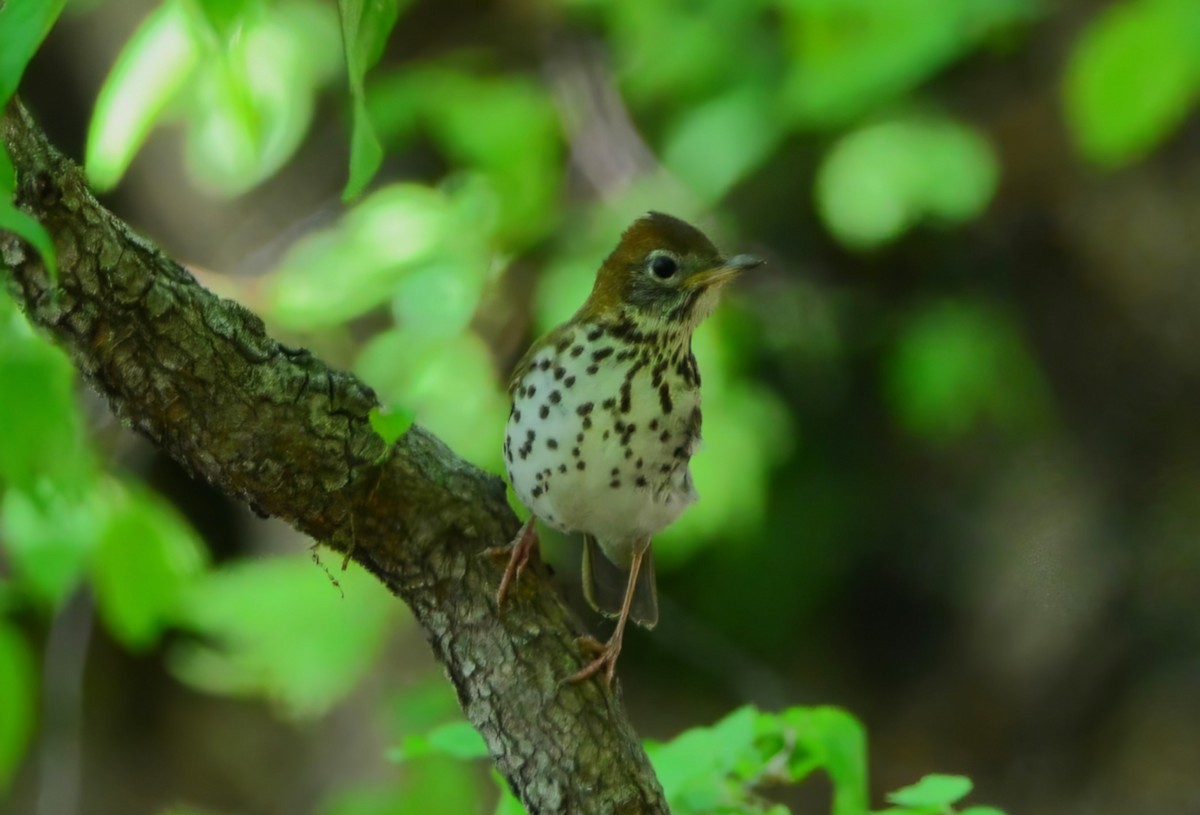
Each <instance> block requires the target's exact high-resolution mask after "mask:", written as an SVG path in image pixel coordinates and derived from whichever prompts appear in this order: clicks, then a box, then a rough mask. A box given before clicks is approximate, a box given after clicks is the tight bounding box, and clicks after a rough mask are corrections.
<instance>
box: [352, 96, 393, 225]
mask: <svg viewBox="0 0 1200 815" xmlns="http://www.w3.org/2000/svg"><path fill="white" fill-rule="evenodd" d="M382 164H383V143H382V142H380V141H379V137H378V136H377V135H375V127H374V125H372V124H371V116H370V114H368V113H367V105H366V102H364V101H363V100H362V99H360V98H357V97H356V98H355V99H354V113H353V121H352V124H351V131H350V177H349V178H348V179H347V180H346V187H345V189H343V190H342V200H343V201H351V200H353V199H355V198H357V197H358V196H360V195H362V193H363V190H365V189H366V188H367V185H368V184H370V183H371V179H372V178H374V177H375V173H377V172H379V168H380V166H381V165H382Z"/></svg>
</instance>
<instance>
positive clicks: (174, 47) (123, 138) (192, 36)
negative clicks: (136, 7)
mask: <svg viewBox="0 0 1200 815" xmlns="http://www.w3.org/2000/svg"><path fill="white" fill-rule="evenodd" d="M199 58H200V42H199V39H198V35H197V32H196V30H195V20H194V18H193V16H192V14H191V12H190V11H189V9H188V7H187V5H186V4H185V3H184V2H182V0H167V2H165V3H163V4H162V5H161V6H159V7H158V8H156V9H155V10H154V11H152V12H151V13H150V15H149V16H148V17H147V18H146V19H145V20H144V21H143V22H142V24H141V25H140V26H138V29H137V31H135V32H134V33H133V36H132V37H130V38H129V40H128V42H126V43H125V47H124V48H123V49H121V53H120V55H119V56H118V57H117V61H116V63H115V64H114V65H113V67H112V70H111V71H110V72H109V74H108V77H107V78H106V79H105V80H104V85H103V86H101V88H100V94H99V96H98V97H97V99H96V109H95V110H94V111H93V112H92V120H91V123H90V124H89V126H88V138H87V151H86V154H85V159H84V165H85V168H86V171H87V176H88V180H89V181H90V182H91V184H92V186H93V187H95V188H96V189H98V190H107V189H110V188H112V187H114V186H116V184H117V182H118V181H120V180H121V176H122V175H124V174H125V170H126V169H127V168H128V167H129V163H130V162H131V161H132V160H133V156H134V155H135V154H136V153H137V151H138V148H140V147H141V146H142V143H143V142H144V141H145V140H146V136H147V135H148V134H149V133H150V131H151V130H152V129H153V128H154V126H155V124H157V122H158V120H159V119H160V118H161V117H162V115H163V113H164V111H165V110H166V108H167V105H168V103H170V102H171V101H172V100H173V99H174V98H175V96H176V95H177V94H178V93H179V91H180V89H181V88H182V87H183V86H184V84H185V83H186V82H187V81H188V80H189V79H190V78H191V77H192V75H193V73H194V72H195V69H196V66H197V63H198V61H199Z"/></svg>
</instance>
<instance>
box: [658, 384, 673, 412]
mask: <svg viewBox="0 0 1200 815" xmlns="http://www.w3.org/2000/svg"><path fill="white" fill-rule="evenodd" d="M658 403H659V405H661V406H662V412H663V413H670V412H671V408H673V407H674V404H672V402H671V388H670V387H669V386H668V385H667V383H666V382H664V383H662V384H661V385H659V386H658Z"/></svg>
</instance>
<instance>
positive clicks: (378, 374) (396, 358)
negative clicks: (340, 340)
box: [354, 329, 508, 472]
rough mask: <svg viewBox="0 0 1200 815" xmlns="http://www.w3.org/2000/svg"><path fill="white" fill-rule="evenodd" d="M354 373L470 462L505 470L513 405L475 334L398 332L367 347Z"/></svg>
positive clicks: (494, 469)
mask: <svg viewBox="0 0 1200 815" xmlns="http://www.w3.org/2000/svg"><path fill="white" fill-rule="evenodd" d="M354 369H355V371H356V372H358V373H359V374H360V375H361V376H362V377H363V378H364V379H365V380H366V381H367V382H370V383H371V387H373V388H375V390H376V391H377V392H378V393H379V395H380V398H381V399H382V400H383V401H385V402H390V403H398V404H403V405H404V406H406V407H408V408H411V409H412V410H414V411H416V413H417V415H418V416H420V417H421V424H422V426H424V427H425V428H427V429H428V430H429V431H430V432H432V433H434V434H436V435H437V436H439V437H440V438H442V439H444V440H445V442H446V443H447V444H448V445H450V447H451V448H453V449H454V451H455V452H457V453H458V454H459V455H461V456H462V457H463V458H465V459H467V460H468V461H470V462H472V463H474V464H476V465H478V466H480V467H482V468H484V469H487V470H490V471H492V472H496V471H499V470H500V469H501V468H502V465H501V461H500V456H501V450H500V446H499V445H497V444H496V439H502V438H504V422H505V420H506V416H507V412H508V404H507V401H506V400H505V397H504V396H503V395H502V392H501V391H500V389H499V387H498V383H497V381H496V369H495V364H494V363H493V360H492V354H491V351H490V350H489V348H488V346H487V345H486V344H485V343H484V342H483V341H482V340H481V339H480V338H479V337H478V336H476V335H475V334H474V333H466V334H463V335H461V336H458V337H454V338H452V339H448V340H440V339H433V340H431V339H427V338H422V337H416V336H413V335H412V334H411V333H409V332H405V331H400V330H396V329H393V330H391V331H384V332H382V333H380V334H378V335H376V336H375V337H374V338H372V340H371V341H370V342H369V343H367V345H366V346H365V347H364V348H363V351H362V353H361V354H360V355H359V358H358V360H357V361H356V362H355V364H354Z"/></svg>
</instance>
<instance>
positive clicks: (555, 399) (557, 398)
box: [550, 391, 562, 405]
mask: <svg viewBox="0 0 1200 815" xmlns="http://www.w3.org/2000/svg"><path fill="white" fill-rule="evenodd" d="M561 401H562V394H561V393H559V392H558V391H550V404H552V405H557V404H558V403H559V402H561Z"/></svg>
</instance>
